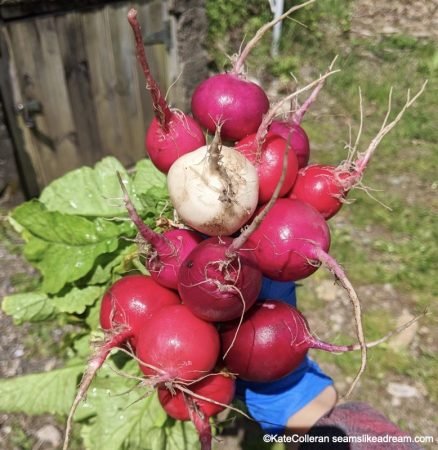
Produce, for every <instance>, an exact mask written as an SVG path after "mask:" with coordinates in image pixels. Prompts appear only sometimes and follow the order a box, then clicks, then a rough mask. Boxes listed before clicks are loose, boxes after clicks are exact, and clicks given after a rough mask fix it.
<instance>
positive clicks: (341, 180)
mask: <svg viewBox="0 0 438 450" xmlns="http://www.w3.org/2000/svg"><path fill="white" fill-rule="evenodd" d="M425 87H426V83H424V84H423V86H422V88H421V89H420V91H419V92H418V93H417V94H416V95H415V96H414V97H413V98H412V99H411V98H410V93H409V91H408V96H407V100H406V103H405V105H404V106H403V108H402V109H401V111H400V112H399V114H398V115H397V117H396V118H395V119H394V120H393V121H392V122H390V123H389V124H387V121H388V117H389V114H390V111H391V97H392V90H391V92H390V95H389V108H388V112H387V114H386V117H385V120H384V121H383V124H382V126H381V128H380V130H379V132H378V134H377V135H376V137H375V138H374V139H373V140H372V141H371V143H370V145H369V146H368V148H367V149H366V150H365V152H364V153H360V154H359V155H358V156H357V158H356V160H355V161H353V160H352V157H353V155H354V153H355V152H356V147H357V144H358V142H359V138H360V134H361V130H362V121H363V113H362V108H361V123H360V130H359V133H358V137H357V139H356V144H355V145H354V147H353V151H352V155H351V157H350V158H349V159H348V160H346V161H344V162H342V163H341V164H340V165H339V166H338V167H335V166H327V165H320V164H312V165H310V166H307V167H304V168H303V169H301V170H300V171H299V172H298V177H297V180H296V182H295V185H294V187H293V189H292V191H291V192H290V194H289V196H290V198H292V199H298V200H301V201H303V202H306V203H308V204H310V205H312V206H313V207H314V208H315V209H317V210H318V211H319V212H320V213H321V214H322V216H323V217H324V218H325V219H326V220H328V219H330V218H331V217H333V216H334V215H335V214H336V213H337V212H338V211H339V210H340V209H341V207H342V205H343V203H345V197H346V196H347V194H348V193H349V192H350V190H351V189H353V188H354V187H355V186H357V185H359V184H360V182H361V180H362V177H363V175H364V172H365V169H366V168H367V166H368V163H369V161H370V159H371V157H372V155H373V154H374V151H375V150H376V148H377V146H378V145H379V144H380V142H381V140H382V139H383V138H384V136H385V135H386V134H387V133H389V131H391V130H392V128H394V126H395V125H396V124H397V122H398V121H399V120H400V119H401V118H402V116H403V113H404V112H405V111H406V109H408V108H409V107H410V106H411V105H412V104H413V103H414V102H415V100H416V99H417V98H418V96H419V95H421V93H422V92H423V90H424V88H425ZM360 103H361V105H362V98H361V102H360Z"/></svg>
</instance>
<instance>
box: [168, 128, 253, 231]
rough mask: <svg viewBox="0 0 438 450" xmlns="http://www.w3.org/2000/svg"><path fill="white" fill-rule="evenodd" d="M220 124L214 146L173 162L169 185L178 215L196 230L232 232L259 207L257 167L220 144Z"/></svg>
mask: <svg viewBox="0 0 438 450" xmlns="http://www.w3.org/2000/svg"><path fill="white" fill-rule="evenodd" d="M219 133H220V126H218V128H217V131H216V135H215V138H214V139H213V141H212V143H211V145H209V146H204V147H201V148H199V149H198V150H196V151H194V152H191V153H187V154H186V155H184V156H182V157H181V158H179V159H178V160H177V161H175V163H174V164H173V165H172V167H171V169H170V171H169V174H168V177H167V187H168V190H169V196H170V199H171V201H172V204H173V206H174V208H175V210H176V211H177V213H178V216H179V217H180V218H181V219H182V221H183V222H184V223H185V224H186V225H188V226H190V227H192V228H194V229H195V230H197V231H199V232H201V233H204V234H207V235H210V236H220V235H225V236H227V235H231V234H233V233H235V232H236V231H238V230H239V229H240V228H241V227H242V226H243V225H244V224H245V223H246V222H247V221H248V220H249V219H250V218H251V216H252V214H253V212H254V211H255V209H256V207H257V200H258V177H257V171H256V169H255V167H254V166H253V165H252V164H251V163H250V162H249V160H248V159H247V158H245V157H244V156H243V155H241V154H240V153H239V152H237V151H236V150H234V149H232V148H229V147H225V146H222V145H221V143H220V137H219Z"/></svg>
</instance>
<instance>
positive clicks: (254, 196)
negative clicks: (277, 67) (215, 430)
mask: <svg viewBox="0 0 438 450" xmlns="http://www.w3.org/2000/svg"><path fill="white" fill-rule="evenodd" d="M311 2H312V1H309V2H307V3H304V4H302V5H298V6H295V7H293V8H291V9H290V10H289V11H287V12H286V13H285V14H284V15H283V16H281V17H280V18H279V19H277V20H282V19H283V18H284V17H285V16H286V15H288V14H290V13H291V12H292V11H294V10H297V9H298V8H300V7H303V6H305V5H307V4H309V3H311ZM128 20H129V23H130V25H131V27H132V29H133V31H134V36H135V42H136V49H137V58H138V61H139V63H140V65H141V67H142V68H143V71H144V74H145V78H146V82H147V88H148V90H149V91H150V93H151V97H152V102H153V106H154V111H155V118H154V119H153V121H152V123H151V124H150V126H149V128H148V130H147V133H146V149H147V154H148V156H149V158H150V159H151V161H152V162H153V164H154V165H155V166H156V167H157V169H158V170H160V171H161V172H163V173H165V174H167V181H168V191H169V195H170V199H171V201H172V204H173V207H174V209H175V211H176V215H177V217H178V219H179V221H180V226H179V227H178V228H175V229H169V230H167V231H164V232H163V233H157V232H155V231H153V230H151V229H150V228H149V227H148V226H146V225H145V224H144V223H143V221H142V219H141V217H140V216H139V214H138V213H137V211H136V209H135V207H134V205H133V203H132V202H131V200H130V198H129V196H128V193H127V190H126V188H125V186H124V184H123V180H122V178H121V177H120V175H119V181H120V184H121V188H122V192H123V200H124V204H125V206H126V209H127V211H128V214H129V217H130V219H131V220H132V222H133V223H134V224H135V226H136V227H137V229H138V232H139V235H140V238H141V239H142V240H144V241H145V242H146V243H147V244H148V246H147V249H148V253H147V255H146V268H147V270H148V272H149V275H128V276H125V277H123V278H121V279H119V280H118V281H116V282H115V283H114V284H113V285H112V286H111V287H110V288H109V289H108V291H107V292H106V293H105V295H104V297H103V299H102V304H101V305H102V306H101V315H100V323H101V327H102V329H103V330H104V332H105V339H104V342H103V343H102V344H101V345H100V346H99V347H98V348H97V349H96V350H95V351H94V353H93V355H92V357H91V359H90V363H89V366H88V368H87V370H86V372H85V374H84V377H83V380H82V382H81V385H80V388H79V391H78V394H77V396H76V399H75V401H74V404H73V406H72V409H71V412H70V415H69V418H68V422H67V431H66V439H65V443H64V449H66V448H67V446H68V438H69V434H70V431H71V425H72V419H73V415H74V412H75V409H76V408H77V406H78V404H79V402H80V401H81V399H82V398H83V397H84V396H85V394H86V391H87V389H88V387H89V385H90V383H91V381H92V379H93V377H94V375H95V374H96V372H97V370H98V369H99V368H100V367H101V366H102V364H103V363H104V361H105V359H106V358H107V356H108V355H109V353H110V351H111V350H112V349H113V348H120V347H124V348H125V349H128V350H129V352H130V353H131V354H132V355H133V356H134V357H135V359H136V360H137V361H138V363H139V367H140V369H141V372H142V373H143V375H144V382H145V384H147V385H148V386H151V385H152V386H154V387H156V389H157V392H158V398H159V401H160V403H161V405H162V407H163V408H164V410H165V411H166V412H167V413H168V414H169V415H170V416H171V417H173V418H175V419H178V420H191V421H192V422H193V423H194V425H195V427H196V429H197V430H198V433H199V437H200V442H201V448H202V449H203V450H208V449H210V448H211V428H210V420H209V419H210V417H212V416H214V415H216V414H217V413H218V412H220V411H222V410H224V409H225V408H231V409H234V408H233V407H232V406H230V404H231V402H232V400H233V397H234V392H235V379H236V377H240V378H242V379H244V380H248V381H258V382H272V381H275V380H278V379H280V378H282V377H284V376H286V375H288V374H289V373H291V372H292V371H293V370H295V369H296V368H297V367H298V366H299V365H300V364H301V363H302V361H303V360H304V358H305V356H306V354H307V352H308V350H309V349H310V348H317V349H321V350H325V351H330V352H344V351H351V350H360V351H361V354H362V362H361V367H360V370H359V372H358V374H357V376H356V378H355V380H354V381H353V383H352V385H351V387H350V390H349V393H350V392H351V390H352V389H353V388H354V386H355V385H356V383H357V381H358V379H359V377H360V375H361V374H362V372H363V371H364V370H365V366H366V350H367V346H368V344H367V343H366V342H365V338H364V334H363V329H362V322H361V308H360V303H359V299H358V297H357V295H356V292H355V290H354V288H353V286H352V285H351V283H350V281H349V280H348V278H347V276H346V274H345V273H344V271H343V269H342V268H341V266H340V265H339V264H338V263H337V262H336V260H335V259H334V258H333V257H332V256H331V255H330V254H329V253H328V252H329V249H330V229H329V226H328V224H327V219H329V218H331V217H332V216H333V215H334V214H335V213H336V212H337V211H339V209H340V207H341V206H342V204H343V202H344V201H345V197H346V195H347V194H348V192H349V191H350V190H351V189H352V188H353V187H355V186H356V185H357V184H359V183H360V182H361V179H362V176H363V173H364V170H365V168H366V166H367V164H368V162H369V160H370V158H371V156H372V154H373V152H374V151H375V149H376V148H377V146H378V144H379V142H380V141H381V140H382V138H383V137H384V136H385V135H386V134H387V133H388V132H389V131H390V130H391V129H392V128H393V126H394V125H395V124H396V123H397V122H398V120H400V118H401V116H402V114H403V112H404V111H405V110H406V109H407V108H408V107H409V106H411V105H412V103H413V102H414V101H415V99H416V98H417V97H418V95H420V93H421V92H422V90H421V91H420V92H419V93H418V94H417V95H416V96H415V97H413V98H410V97H409V95H408V100H407V102H406V104H405V106H404V107H403V109H402V110H401V112H400V113H399V115H398V116H397V117H396V118H395V119H394V120H393V121H392V122H390V123H387V122H388V115H389V111H388V115H387V117H386V118H385V120H384V123H383V125H382V128H381V129H380V131H379V133H378V134H377V136H376V137H375V138H374V139H373V140H372V142H371V143H370V145H369V147H368V148H367V149H366V151H365V152H364V153H360V154H357V155H356V153H357V152H356V147H357V143H356V145H355V146H354V147H353V152H352V153H353V156H351V157H350V158H348V159H347V160H346V161H344V162H342V163H341V164H340V165H339V166H337V167H336V166H321V165H317V164H312V165H308V161H309V158H310V147H309V139H308V137H307V135H306V133H305V131H304V129H303V128H302V126H301V122H302V119H303V116H304V114H305V112H306V111H307V109H308V108H309V107H310V105H311V104H312V103H313V102H314V101H315V99H316V96H317V94H318V92H319V91H320V90H321V88H322V87H323V84H324V81H325V79H326V78H327V77H329V76H330V75H332V74H333V73H335V72H336V71H332V70H331V69H332V66H330V68H329V70H328V71H327V73H326V74H325V75H323V76H321V77H320V78H319V79H317V80H315V81H314V82H312V83H310V84H309V85H308V86H306V87H305V88H303V89H300V90H297V91H295V92H294V93H292V94H290V95H289V96H287V97H286V98H284V99H283V100H281V101H280V102H278V103H276V104H274V105H270V102H269V99H268V97H267V95H266V93H265V92H264V90H263V89H262V87H260V86H259V85H257V84H255V83H253V82H250V81H248V80H247V79H246V78H245V75H244V69H243V68H244V61H245V58H246V56H247V55H248V53H249V51H250V50H251V49H252V48H253V46H254V45H255V43H256V42H257V41H258V40H259V39H260V37H261V36H262V35H263V33H265V32H266V31H267V30H268V29H270V28H271V27H272V26H273V25H274V24H275V23H276V21H277V20H275V21H272V22H270V23H269V24H267V25H265V26H264V27H262V29H261V30H259V32H258V33H257V35H256V37H255V38H254V39H253V40H251V41H249V43H248V44H247V46H246V47H245V48H244V49H243V51H242V52H241V54H240V55H238V56H237V57H235V59H234V64H233V68H232V70H231V71H230V72H229V73H223V74H220V75H215V76H212V77H211V78H209V79H207V80H204V81H203V82H202V83H200V85H199V86H198V87H197V88H196V89H195V91H194V93H193V97H192V113H193V117H192V116H190V115H188V114H184V113H182V112H180V111H177V110H174V109H172V108H170V106H169V105H168V104H167V102H166V100H165V98H164V96H163V95H162V92H161V91H160V88H159V86H158V85H157V83H156V82H155V80H154V78H153V77H152V74H151V72H150V70H149V66H148V63H147V58H146V55H145V52H144V48H143V43H142V37H141V31H140V26H139V23H138V21H137V17H136V11H135V10H131V11H130V12H129V15H128ZM311 88H313V91H312V92H311V93H310V95H309V96H308V98H307V100H306V101H305V102H304V103H303V105H302V106H301V107H299V108H298V109H296V110H295V111H293V112H292V113H291V114H290V115H289V117H287V118H285V119H283V120H280V119H278V114H279V111H280V110H281V108H282V107H284V105H285V104H286V102H290V101H291V100H294V99H295V100H296V98H297V96H298V95H299V94H300V93H302V92H304V91H306V90H310V89H311ZM423 88H424V86H423ZM361 127H362V123H361ZM208 133H211V135H212V136H211V138H210V139H207V137H208ZM207 141H208V143H207ZM320 266H325V267H326V268H327V269H328V270H330V271H331V272H332V273H333V274H334V276H335V278H336V280H337V281H339V282H340V283H341V285H342V286H344V287H345V289H346V290H347V292H348V294H349V296H350V299H351V302H352V305H353V309H354V317H355V324H356V331H357V338H358V344H356V345H349V346H335V345H332V344H329V343H326V342H321V341H320V340H318V339H317V338H316V337H315V336H314V335H313V334H312V333H311V332H310V331H309V327H308V324H307V321H306V319H305V318H304V317H303V315H302V314H301V313H300V312H299V311H298V310H297V309H296V308H293V307H292V306H290V305H288V304H286V303H284V302H282V301H280V300H278V299H266V300H264V301H257V299H258V297H259V294H260V290H261V286H262V280H263V277H268V278H270V279H272V280H278V281H298V280H302V279H304V278H307V277H309V276H310V275H311V274H312V273H314V272H315V271H316V270H317V269H318V268H319V267H320ZM347 395H348V394H347Z"/></svg>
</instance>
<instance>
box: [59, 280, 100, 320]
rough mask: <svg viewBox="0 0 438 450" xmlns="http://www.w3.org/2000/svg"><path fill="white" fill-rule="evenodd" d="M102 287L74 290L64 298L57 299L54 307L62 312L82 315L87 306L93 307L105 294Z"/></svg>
mask: <svg viewBox="0 0 438 450" xmlns="http://www.w3.org/2000/svg"><path fill="white" fill-rule="evenodd" d="M103 291H104V288H103V287H101V286H89V287H86V288H85V289H78V288H76V287H75V288H73V289H72V290H71V291H69V292H68V293H67V294H66V295H64V296H63V297H56V299H55V301H54V305H55V306H56V309H57V310H58V311H60V312H64V313H69V314H82V313H83V312H85V309H86V308H87V306H91V305H93V304H94V303H95V302H96V300H97V299H99V298H100V297H101V296H102V294H103Z"/></svg>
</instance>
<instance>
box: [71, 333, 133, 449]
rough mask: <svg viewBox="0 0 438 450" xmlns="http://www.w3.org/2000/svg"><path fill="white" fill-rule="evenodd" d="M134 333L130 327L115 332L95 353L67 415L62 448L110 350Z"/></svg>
mask: <svg viewBox="0 0 438 450" xmlns="http://www.w3.org/2000/svg"><path fill="white" fill-rule="evenodd" d="M131 334H132V331H131V330H130V329H126V330H125V331H122V332H120V333H117V334H115V335H114V336H113V337H112V338H111V339H110V340H108V341H107V342H105V343H104V344H103V345H102V346H100V347H99V348H97V350H96V351H95V352H94V353H93V355H92V357H91V359H90V361H89V363H88V366H87V368H86V370H85V372H84V375H83V376H82V380H81V383H80V384H79V389H78V392H77V394H76V397H75V399H74V401H73V404H72V406H71V408H70V412H69V414H68V417H67V423H66V427H65V436H64V444H63V446H62V450H67V449H68V445H69V442H70V436H71V431H72V426H73V417H74V414H75V412H76V409H77V408H78V406H79V403H80V402H81V401H82V400H83V399H84V398H85V396H86V394H87V391H88V388H89V387H90V384H91V382H92V381H93V379H94V376H95V375H96V373H97V371H98V370H99V369H100V368H101V367H102V365H103V363H104V362H105V360H106V358H107V356H108V354H109V353H110V351H111V350H112V349H113V348H115V347H117V346H118V345H120V344H121V343H123V342H125V341H126V340H127V339H128V338H129V337H130V336H131Z"/></svg>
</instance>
